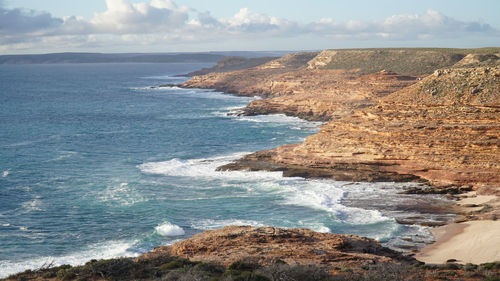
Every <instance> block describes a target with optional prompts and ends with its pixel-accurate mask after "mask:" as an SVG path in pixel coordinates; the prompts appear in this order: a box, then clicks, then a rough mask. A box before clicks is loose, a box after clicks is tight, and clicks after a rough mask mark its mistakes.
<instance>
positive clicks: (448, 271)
mask: <svg viewBox="0 0 500 281" xmlns="http://www.w3.org/2000/svg"><path fill="white" fill-rule="evenodd" d="M499 273H500V262H493V263H485V264H481V265H473V264H466V265H459V264H455V263H448V264H441V265H423V264H415V265H409V264H396V263H388V264H386V263H383V264H362V265H349V264H345V265H341V266H339V267H336V268H333V269H332V268H326V267H323V266H320V265H289V264H287V263H286V262H284V261H281V260H278V261H277V262H276V263H275V264H273V265H270V266H260V265H258V264H256V263H252V262H249V261H245V260H243V261H239V262H235V263H233V264H231V265H230V266H229V267H227V268H226V267H223V266H220V265H217V264H210V263H202V262H193V261H190V260H187V259H183V258H178V257H173V256H168V255H161V256H156V257H153V258H148V259H139V260H134V259H132V258H117V259H109V260H100V261H97V260H92V261H90V262H88V263H86V264H85V265H82V266H76V267H72V266H70V265H62V266H58V267H53V268H42V269H39V270H35V271H32V270H28V271H25V272H23V273H19V274H16V275H12V276H10V277H8V278H7V279H6V280H33V279H36V280H63V281H66V280H79V281H84V280H89V281H90V280H123V281H127V280H159V281H160V280H161V281H191V280H200V281H201V280H203V281H278V280H280V281H281V280H282V281H287V280H290V281H291V280H301V281H337V280H352V281H354V280H364V281H369V280H373V281H376V280H377V281H378V280H391V281H398V280H402V281H403V280H404V281H412V280H415V281H416V280H499V279H498V276H499Z"/></svg>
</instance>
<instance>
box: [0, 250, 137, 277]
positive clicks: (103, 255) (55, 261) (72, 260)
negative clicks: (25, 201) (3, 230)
mask: <svg viewBox="0 0 500 281" xmlns="http://www.w3.org/2000/svg"><path fill="white" fill-rule="evenodd" d="M134 243H135V242H125V241H109V242H105V243H99V244H95V245H91V246H89V247H87V249H85V250H83V251H81V252H74V253H70V254H67V255H63V256H46V257H38V258H34V259H28V260H23V261H0V268H1V270H0V278H4V277H7V276H9V275H11V274H14V273H17V272H22V271H25V270H27V269H35V268H43V267H47V266H49V265H52V266H59V265H63V264H70V265H72V266H77V265H82V264H84V263H86V262H87V261H89V260H91V259H110V258H116V257H136V256H138V255H139V254H140V253H139V252H137V251H134V250H133V249H132V247H133V245H134Z"/></svg>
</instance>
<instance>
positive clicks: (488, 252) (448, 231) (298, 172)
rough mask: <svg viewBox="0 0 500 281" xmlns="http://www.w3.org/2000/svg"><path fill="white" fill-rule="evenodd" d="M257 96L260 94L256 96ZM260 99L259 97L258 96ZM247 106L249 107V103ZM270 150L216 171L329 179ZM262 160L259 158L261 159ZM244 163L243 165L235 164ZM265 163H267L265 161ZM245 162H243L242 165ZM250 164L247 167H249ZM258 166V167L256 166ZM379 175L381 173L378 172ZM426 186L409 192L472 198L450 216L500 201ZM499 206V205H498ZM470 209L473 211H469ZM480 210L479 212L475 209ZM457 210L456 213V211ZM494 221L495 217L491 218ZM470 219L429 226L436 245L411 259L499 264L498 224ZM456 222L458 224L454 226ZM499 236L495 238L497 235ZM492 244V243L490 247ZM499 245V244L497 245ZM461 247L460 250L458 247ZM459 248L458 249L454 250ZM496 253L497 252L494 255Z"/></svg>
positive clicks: (403, 177) (405, 177)
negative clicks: (273, 156) (280, 160)
mask: <svg viewBox="0 0 500 281" xmlns="http://www.w3.org/2000/svg"><path fill="white" fill-rule="evenodd" d="M183 85H184V84H181V85H179V87H181V88H190V87H185V86H183ZM207 89H214V90H216V91H220V92H222V93H224V94H230V95H236V96H248V94H241V95H240V94H239V93H237V92H234V91H231V92H226V91H225V90H224V89H220V88H211V87H207ZM258 96H259V95H258ZM260 96H262V95H260ZM249 105H250V104H249ZM249 105H247V106H246V107H245V108H244V112H245V114H248V113H250V114H249V115H269V114H285V115H286V116H293V117H298V118H302V119H304V120H306V121H312V120H314V119H311V120H309V118H307V117H306V118H304V116H303V114H302V115H301V114H293V112H289V111H283V112H280V111H276V112H264V111H262V112H253V111H249V109H251V108H250V107H249ZM268 152H269V151H257V152H254V153H251V154H248V155H245V156H244V157H242V158H241V159H238V160H237V161H235V162H233V163H230V164H228V165H225V166H221V167H219V168H217V169H218V170H245V169H248V170H251V171H254V170H255V171H257V170H267V171H283V176H290V177H296V176H298V177H303V178H306V179H307V178H331V177H332V173H331V171H325V170H322V169H321V168H308V169H303V168H304V167H291V168H290V167H286V166H285V165H283V166H280V165H276V163H275V162H273V161H269V160H270V159H267V158H269V157H268V156H266V154H267V153H268ZM259 153H264V155H259ZM254 155H256V159H249V160H250V161H246V160H245V159H246V158H248V157H250V158H252V156H254ZM261 157H262V158H261ZM241 160H243V162H244V163H238V162H240V161H241ZM266 160H267V161H266ZM245 162H246V163H245ZM249 164H250V165H249ZM256 164H257V165H256ZM379 172H380V171H379ZM388 177H389V178H390V179H393V180H394V179H397V180H398V181H400V182H408V183H410V182H419V181H420V180H421V178H418V177H417V178H415V177H412V176H411V175H404V174H403V175H401V174H398V175H397V176H396V178H391V177H392V175H391V174H389V175H388ZM386 179H387V178H386V176H384V175H382V176H381V178H376V179H375V180H372V181H366V182H390V181H387V180H386ZM422 183H424V185H426V186H427V187H426V188H425V189H422V190H413V191H410V192H411V193H414V194H436V193H437V194H452V198H455V199H458V198H460V197H458V196H457V195H465V196H472V197H465V198H462V199H461V200H459V201H457V202H456V203H455V204H454V205H453V206H452V207H451V208H450V213H455V214H460V213H467V212H469V213H470V211H472V212H481V211H482V206H483V205H484V204H485V203H487V202H489V201H492V200H497V201H500V196H498V195H478V194H477V192H476V191H471V189H470V188H468V187H465V188H463V187H459V186H447V187H444V188H443V187H435V186H433V185H432V184H431V183H430V182H428V181H424V182H422ZM497 206H500V203H499V204H497ZM470 208H473V209H470ZM478 208H479V209H478ZM457 209H458V211H457ZM493 218H495V217H493ZM470 219H471V218H465V219H464V218H458V217H457V219H455V221H451V222H447V223H446V224H445V225H442V226H431V227H432V228H431V230H430V231H431V233H432V235H433V236H434V237H435V242H431V243H430V244H427V245H426V246H424V247H423V248H420V249H419V250H418V251H417V252H416V254H415V255H414V257H415V258H416V259H417V260H419V261H421V262H425V263H426V264H445V263H447V262H449V261H453V262H456V263H462V264H465V263H473V264H480V263H485V262H496V261H500V251H496V250H495V249H494V248H493V249H492V247H491V245H495V243H496V245H500V221H496V220H484V218H482V219H481V220H478V221H469V220H470ZM457 221H458V223H457ZM485 231H487V236H488V237H489V238H493V240H491V239H482V240H478V239H473V238H474V237H477V236H478V235H479V234H481V235H482V234H484V233H485ZM496 233H498V235H496ZM467 241H474V242H473V243H465V242H467ZM491 241H495V242H493V243H492V244H490V242H491ZM497 242H498V243H497ZM457 245H460V246H461V247H457ZM457 248H460V250H455V249H457ZM471 252H476V253H481V254H477V255H475V256H473V257H470V258H468V256H470V254H469V253H471ZM497 252H498V253H497Z"/></svg>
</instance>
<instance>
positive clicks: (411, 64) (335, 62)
mask: <svg viewBox="0 0 500 281" xmlns="http://www.w3.org/2000/svg"><path fill="white" fill-rule="evenodd" d="M468 54H478V55H484V56H486V58H485V60H486V59H491V58H490V57H493V56H496V54H500V48H482V49H441V48H400V49H343V50H325V51H323V52H321V53H320V54H319V55H318V56H316V57H315V58H314V59H312V60H311V61H309V63H308V64H309V67H308V68H309V69H359V70H360V71H361V72H362V73H374V72H377V71H381V70H388V71H394V72H396V73H399V74H404V75H423V74H430V73H432V72H434V70H436V69H439V68H445V67H451V66H453V65H455V64H456V63H458V62H459V61H461V60H462V59H464V58H465V57H466V56H467V55H468ZM481 59H482V57H481Z"/></svg>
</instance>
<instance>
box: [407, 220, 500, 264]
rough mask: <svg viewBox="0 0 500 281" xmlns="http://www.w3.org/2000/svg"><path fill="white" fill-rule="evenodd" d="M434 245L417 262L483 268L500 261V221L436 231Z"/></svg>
mask: <svg viewBox="0 0 500 281" xmlns="http://www.w3.org/2000/svg"><path fill="white" fill-rule="evenodd" d="M432 233H433V235H434V236H435V237H436V242H435V243H434V244H431V245H428V246H427V247H425V248H423V249H422V250H421V251H420V252H419V253H418V254H417V255H416V256H415V258H416V259H417V260H419V261H423V262H425V263H445V262H446V261H447V260H450V259H456V260H457V262H458V263H474V264H480V263H485V262H493V261H500V221H491V220H481V221H469V222H464V223H452V224H449V225H445V226H442V227H438V228H436V229H434V230H433V231H432Z"/></svg>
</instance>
